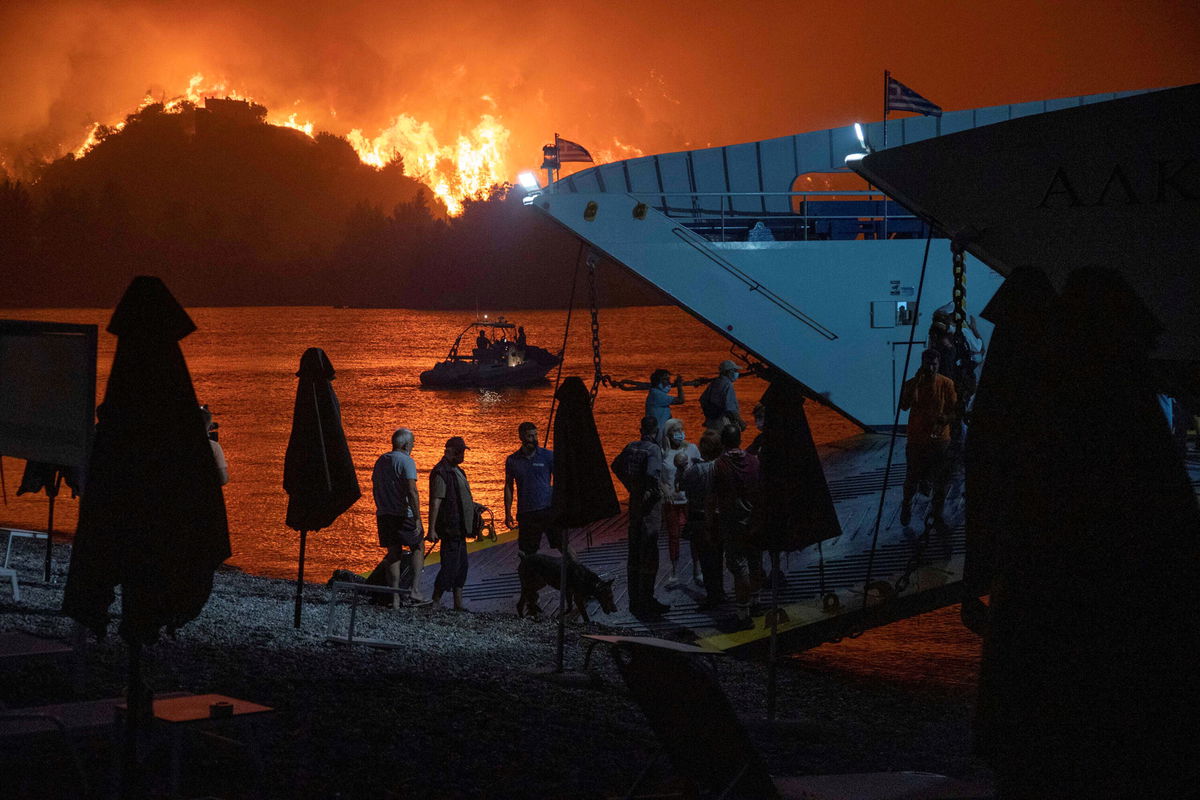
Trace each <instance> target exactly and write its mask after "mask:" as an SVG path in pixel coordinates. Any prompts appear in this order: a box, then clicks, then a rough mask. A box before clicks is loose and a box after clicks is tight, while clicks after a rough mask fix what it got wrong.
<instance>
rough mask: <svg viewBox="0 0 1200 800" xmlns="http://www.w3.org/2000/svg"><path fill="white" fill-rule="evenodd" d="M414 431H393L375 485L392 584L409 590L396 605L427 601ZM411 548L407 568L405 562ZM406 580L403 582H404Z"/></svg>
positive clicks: (381, 543) (397, 596)
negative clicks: (423, 591)
mask: <svg viewBox="0 0 1200 800" xmlns="http://www.w3.org/2000/svg"><path fill="white" fill-rule="evenodd" d="M412 447H413V434H412V431H410V430H409V429H408V428H397V429H396V430H395V431H394V432H393V433H392V449H391V451H390V452H387V453H384V454H383V455H381V456H380V457H379V458H378V459H376V461H375V468H374V469H373V470H372V471H371V489H372V493H373V494H374V497H375V525H376V529H377V530H378V533H379V546H380V547H386V548H387V554H386V555H385V556H384V557H383V564H384V566H386V568H387V577H388V585H389V586H391V587H392V588H393V589H404V590H405V591H403V592H401V593H398V594H394V595H392V607H393V608H400V607H401V606H414V605H424V604H425V601H424V599H422V597H421V592H420V580H421V569H422V568H423V567H424V565H425V551H424V549H423V545H422V540H423V539H424V537H425V530H424V528H423V526H422V525H421V498H420V496H419V494H418V493H417V464H416V462H415V461H413V458H412ZM406 550H407V559H408V564H407V569H404V568H403V567H402V566H401V561H402V560H403V559H404V558H405V555H406V553H405V551H406ZM402 584H403V585H402Z"/></svg>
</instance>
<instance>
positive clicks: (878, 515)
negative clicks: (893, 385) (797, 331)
mask: <svg viewBox="0 0 1200 800" xmlns="http://www.w3.org/2000/svg"><path fill="white" fill-rule="evenodd" d="M932 235H933V231H932V229H927V232H926V234H925V256H924V258H922V259H921V280H920V282H918V283H917V302H916V304H915V305H914V307H913V317H912V326H911V327H910V328H909V332H908V349H906V350H905V352H904V372H902V373H901V376H902V377H901V390H900V391H901V392H903V391H904V389H903V386H904V384H903V379H904V378H905V377H907V376H908V366H909V361H910V359H911V358H912V346H913V337H915V336H916V335H917V320H918V319H920V316H921V295H922V294H923V293H924V291H925V267H926V266H928V264H929V244H930V242H931V241H932ZM899 428H900V403H899V402H897V403H896V416H895V419H894V420H893V421H892V435H891V438H890V439H889V440H888V454H887V466H885V467H884V468H883V487H882V488H881V489H880V490H879V509H878V510H877V511H876V512H875V529H874V531H873V532H872V534H871V553H870V555H869V556H868V557H867V577H866V580H864V581H863V611H866V610H867V598H868V597H869V595H870V587H871V573H872V572H873V571H874V568H875V548H876V546H877V545H878V543H879V523H880V522H882V521H883V501H884V499H885V498H886V497H887V488H888V477H889V476H890V475H891V473H892V457H893V455H894V454H895V452H896V435H897V431H898V429H899Z"/></svg>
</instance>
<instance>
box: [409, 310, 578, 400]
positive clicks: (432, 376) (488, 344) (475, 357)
mask: <svg viewBox="0 0 1200 800" xmlns="http://www.w3.org/2000/svg"><path fill="white" fill-rule="evenodd" d="M471 331H478V336H476V338H475V339H474V340H469V341H471V344H472V347H471V348H470V349H469V350H465V351H464V348H463V337H465V336H467V335H468V334H469V333H470V332H471ZM561 361H562V354H561V353H558V354H555V353H551V352H550V351H549V350H546V349H545V348H542V347H537V346H536V345H531V344H529V343H528V342H526V341H525V329H524V328H523V327H521V326H520V325H517V324H516V323H514V322H509V321H508V320H506V319H505V318H504V317H498V318H496V319H494V320H492V319H478V320H474V321H472V322H471V323H469V324H468V325H467V326H466V327H465V328H463V329H462V330H461V331H460V332H459V334H458V336H457V337H455V339H454V344H452V345H451V346H450V352H449V353H448V354H447V355H446V357H445V358H444V359H443V360H441V361H439V362H438V363H437V364H435V365H434V366H433V368H432V369H427V370H425V371H424V372H422V373H421V385H422V386H428V387H431V388H435V389H476V388H488V389H495V388H501V387H505V386H528V385H530V384H533V383H537V382H539V381H542V380H545V379H546V373H548V372H549V371H550V370H552V369H554V368H555V367H557V366H558V364H559V362H561Z"/></svg>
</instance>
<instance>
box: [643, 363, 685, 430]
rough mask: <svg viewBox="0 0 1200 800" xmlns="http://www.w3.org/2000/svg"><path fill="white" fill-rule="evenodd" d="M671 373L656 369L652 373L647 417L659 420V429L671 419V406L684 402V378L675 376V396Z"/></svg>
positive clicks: (647, 400) (647, 396) (647, 402)
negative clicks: (672, 390)
mask: <svg viewBox="0 0 1200 800" xmlns="http://www.w3.org/2000/svg"><path fill="white" fill-rule="evenodd" d="M671 385H672V384H671V373H670V372H669V371H667V370H665V369H656V370H654V372H652V373H650V391H649V393H647V394H646V416H647V417H654V418H655V419H656V420H658V429H659V430H662V427H663V425H665V424H666V422H667V420H669V419H670V418H671V406H677V405H679V404H680V403H682V402H683V376H681V375H676V376H675V383H674V386H675V394H671Z"/></svg>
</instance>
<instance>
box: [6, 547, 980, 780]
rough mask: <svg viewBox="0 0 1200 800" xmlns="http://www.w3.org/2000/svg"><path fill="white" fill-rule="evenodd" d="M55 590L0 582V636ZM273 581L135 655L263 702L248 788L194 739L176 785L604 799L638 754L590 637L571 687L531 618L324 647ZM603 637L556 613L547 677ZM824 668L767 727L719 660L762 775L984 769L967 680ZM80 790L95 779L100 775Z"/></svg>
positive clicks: (310, 594)
mask: <svg viewBox="0 0 1200 800" xmlns="http://www.w3.org/2000/svg"><path fill="white" fill-rule="evenodd" d="M68 558H69V546H67V545H58V546H57V547H56V553H55V566H56V573H61V577H62V579H65V573H66V565H67V563H68V562H67V559H68ZM40 564H41V562H40V560H39V559H37V558H35V557H33V554H31V553H26V552H24V551H22V552H21V553H20V554H14V565H13V566H15V567H16V569H17V570H18V572H19V573H20V574H21V575H22V576H25V577H31V576H33V575H35V574H36V575H38V576H39V578H40V572H39V570H40ZM60 586H61V584H59V585H57V586H54V587H51V588H47V587H45V586H44V585H38V584H37V583H35V582H29V583H26V582H25V581H22V600H21V602H20V603H14V602H13V601H12V598H11V595H10V594H8V593H7V591H5V593H4V594H2V595H0V631H12V630H23V631H27V632H30V633H35V634H39V635H45V636H57V637H67V636H68V634H69V632H70V629H71V622H70V620H68V619H67V618H66V617H64V616H62V615H61V614H58V613H56V612H57V609H58V606H59V605H60V604H61V599H62V591H61V588H60ZM4 588H5V589H7V587H4ZM293 589H294V583H293V582H291V581H287V580H282V579H276V578H267V577H261V576H256V575H251V574H249V573H246V572H243V571H241V570H240V569H237V568H222V569H221V570H219V571H218V572H217V573H216V574H215V576H214V586H213V592H212V595H211V597H210V599H209V602H208V604H207V605H206V607H205V609H204V611H203V612H202V613H201V615H200V616H199V617H198V618H197V619H196V620H193V621H192V622H190V623H188V624H187V625H185V626H183V627H182V628H181V629H180V630H179V631H178V632H177V635H176V637H175V638H173V639H172V638H169V637H166V636H164V637H163V638H162V639H161V640H160V642H159V643H158V644H156V645H154V646H152V647H148V648H145V650H144V653H145V655H144V657H143V658H144V666H143V669H144V674H145V676H146V681H147V683H148V684H149V685H150V687H151V688H152V689H153V690H154V691H155V692H168V691H188V692H194V693H207V692H214V693H220V694H227V695H230V696H233V697H237V698H241V699H245V700H250V701H253V702H257V703H262V704H264V705H268V706H271V707H273V708H274V709H276V711H275V714H274V715H273V719H271V720H268V721H267V722H266V724H265V726H264V732H263V735H262V737H261V739H262V742H261V744H262V749H263V757H264V760H265V762H266V769H265V775H266V776H267V779H266V780H267V783H266V785H265V786H264V787H263V791H261V792H260V791H256V790H254V789H253V788H252V786H251V785H250V783H249V777H250V775H249V771H248V769H247V768H246V767H245V766H244V764H242V762H243V761H244V759H239V758H238V757H237V756H236V755H232V754H229V753H225V752H222V751H219V750H216V749H215V748H214V747H210V746H207V745H206V746H203V747H200V746H198V747H195V748H193V750H192V755H193V757H192V758H191V759H190V760H188V762H187V764H185V771H184V775H183V777H184V784H185V785H184V789H185V791H186V792H188V793H190V794H192V795H195V794H197V793H208V794H217V795H220V796H222V797H246V798H249V797H262V796H266V797H275V796H279V797H284V796H286V797H313V798H323V797H407V798H414V797H416V798H481V797H485V798H491V797H495V798H523V797H530V798H534V797H537V798H558V797H561V798H601V797H608V796H612V795H618V796H619V795H620V794H621V793H623V792H624V791H625V789H627V788H628V786H629V785H631V784H632V783H633V781H634V779H635V777H636V775H637V773H638V772H639V771H640V769H641V768H642V766H644V764H645V763H646V760H647V759H648V758H650V757H651V755H652V754H653V753H655V752H656V751H657V750H658V744H657V740H656V739H655V737H654V734H653V732H652V731H651V730H650V728H649V726H648V725H647V723H646V721H645V718H644V716H643V715H642V713H641V711H640V709H638V708H637V707H636V705H634V703H633V702H632V701H631V700H630V698H629V697H628V694H627V691H626V689H625V687H624V684H623V683H622V681H621V679H620V677H619V675H618V674H617V672H616V670H615V668H614V666H613V664H612V659H611V658H610V657H609V655H608V654H607V653H606V652H605V651H604V650H603V649H602V648H601V649H597V651H596V653H595V654H594V656H593V659H592V667H591V671H590V673H589V677H590V681H589V682H588V684H587V686H586V688H576V687H572V686H567V685H562V684H559V683H554V682H551V681H549V680H547V679H545V678H544V677H541V675H540V673H545V672H546V671H547V670H550V669H552V668H553V666H554V658H555V635H556V626H555V625H554V624H553V623H551V622H550V621H549V619H548V618H546V617H544V618H543V619H542V620H541V621H533V620H530V619H518V618H517V617H516V615H515V613H507V614H506V613H475V612H466V613H457V612H453V611H450V610H432V611H431V610H429V609H403V610H400V611H392V610H390V609H379V608H374V607H370V606H362V607H360V609H359V616H360V621H361V622H360V624H361V625H363V626H364V627H366V628H369V629H370V630H373V631H377V632H378V633H379V634H381V635H383V636H384V637H386V638H388V639H393V640H395V641H397V642H398V643H400V645H401V646H400V647H399V648H396V649H382V648H372V647H369V646H365V645H350V646H346V645H335V644H330V643H328V642H326V641H325V638H324V630H325V620H326V614H327V611H328V606H327V599H326V594H327V593H326V591H325V588H324V586H322V585H321V584H311V583H310V584H306V587H305V611H304V624H303V626H302V628H301V629H300V630H298V631H297V630H294V629H293V628H292V597H293ZM112 630H115V625H114V626H112ZM620 632H621V631H620V629H617V628H612V627H608V626H605V625H603V624H600V623H597V622H595V621H593V622H592V623H591V624H589V625H578V624H575V625H568V626H567V643H566V651H565V652H566V666H567V669H568V670H572V669H579V668H580V666H581V665H582V662H583V648H582V646H581V636H582V634H584V633H620ZM364 635H375V633H364ZM821 650H824V649H823V648H822V649H821ZM816 652H818V651H813V653H816ZM125 661H126V648H125V645H124V643H123V642H121V640H120V639H119V638H118V637H116V636H115V634H110V635H109V636H108V637H107V638H106V639H105V640H103V641H101V642H99V643H95V644H91V645H89V646H88V647H87V648H86V654H85V662H86V673H85V677H84V679H83V682H82V686H81V687H80V688H79V692H78V699H94V698H100V697H112V696H117V695H120V694H121V693H122V692H123V689H124V685H125V671H124V670H125ZM834 661H836V651H834V650H830V651H829V652H828V653H825V652H822V653H821V655H820V656H819V657H817V658H810V657H808V654H805V655H802V656H800V657H794V658H789V659H785V660H784V661H783V662H781V665H782V668H781V669H780V670H779V699H778V708H779V717H780V719H781V720H784V721H785V724H783V725H779V726H776V727H774V728H770V727H768V726H767V725H766V724H765V723H763V724H758V723H754V720H755V719H757V720H759V721H761V720H763V719H764V717H765V699H766V695H765V687H766V667H765V665H763V664H757V663H751V662H744V661H737V660H734V659H732V658H729V659H725V658H722V659H720V665H719V667H718V680H719V682H720V684H721V686H722V688H723V689H724V691H725V693H726V694H727V695H728V696H729V698H730V700H731V702H732V704H733V705H734V707H735V708H736V709H737V710H738V712H739V715H743V716H745V717H747V718H748V720H749V721H750V722H751V723H752V724H750V725H748V726H747V727H748V729H749V730H750V733H751V737H752V739H753V740H754V742H755V744H756V745H757V746H758V748H759V750H760V752H761V753H762V754H763V757H764V760H765V761H766V764H767V767H768V769H769V770H770V771H771V772H772V773H773V774H777V775H789V774H790V775H800V774H832V773H853V772H877V771H891V770H917V771H927V772H938V773H942V774H946V775H951V776H954V777H960V778H981V777H984V778H986V777H987V774H988V773H987V770H986V769H985V768H984V767H983V765H982V764H981V762H979V761H978V760H977V759H974V758H972V757H971V756H970V754H969V742H970V715H971V711H970V706H971V704H972V702H973V693H972V692H971V691H969V688H968V687H956V686H954V685H932V686H922V685H916V684H906V683H895V682H893V681H888V680H880V679H878V678H872V677H871V676H869V675H858V674H854V673H853V672H849V671H842V670H839V669H837V668H832V669H831V668H830V666H829V664H830V663H831V662H834ZM4 670H5V673H6V678H5V690H4V694H3V695H0V697H2V699H3V700H4V701H5V702H6V703H7V704H8V706H9V708H10V709H16V708H21V707H27V706H35V705H40V704H44V703H54V702H65V701H68V700H70V699H72V697H71V690H70V682H69V681H68V680H67V670H66V668H65V666H64V667H62V668H59V669H41V670H38V669H37V668H36V667H30V666H26V667H8V666H6V667H4ZM93 755H94V756H95V757H94V758H92V759H91V761H89V763H90V764H91V765H92V766H93V767H95V768H98V769H101V770H103V769H106V768H107V767H106V765H107V763H109V762H107V761H105V756H103V755H102V754H101V755H95V754H93ZM206 765H207V766H206ZM152 766H153V765H152ZM93 783H94V784H98V785H101V786H103V785H104V778H103V776H99V777H94V778H93ZM201 789H203V792H201Z"/></svg>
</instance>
